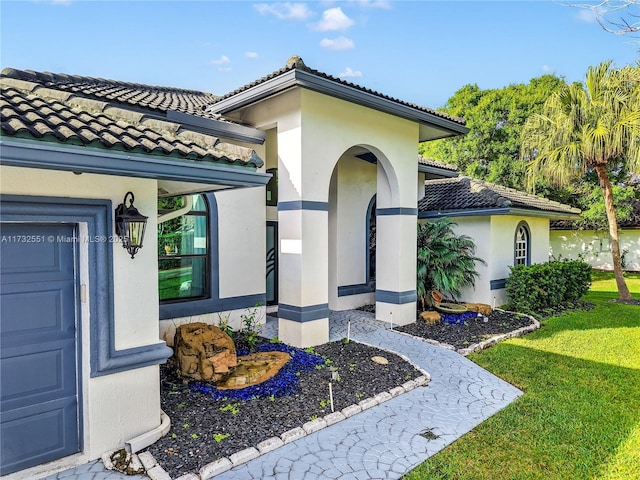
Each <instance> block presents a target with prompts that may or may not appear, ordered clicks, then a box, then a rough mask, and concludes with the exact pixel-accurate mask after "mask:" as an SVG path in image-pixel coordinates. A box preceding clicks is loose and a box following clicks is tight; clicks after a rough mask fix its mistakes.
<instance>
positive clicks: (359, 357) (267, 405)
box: [148, 338, 422, 478]
mask: <svg viewBox="0 0 640 480" xmlns="http://www.w3.org/2000/svg"><path fill="white" fill-rule="evenodd" d="M234 340H235V341H236V345H237V346H238V348H239V349H242V348H243V342H242V340H241V339H238V338H234ZM272 345H273V344H272ZM276 345H282V344H276ZM258 348H264V349H270V348H271V347H270V344H269V341H268V340H266V339H262V338H260V340H259V346H258ZM273 348H287V349H290V348H291V347H284V346H282V347H278V346H275V347H273ZM297 351H298V352H300V350H297ZM294 355H297V354H294ZM306 355H309V356H308V357H307V356H306ZM303 356H304V358H305V359H306V360H304V361H303V362H302V363H301V365H302V364H305V365H306V366H307V367H306V370H307V371H300V372H298V373H297V374H296V373H293V375H294V376H295V377H296V380H297V381H298V382H299V384H298V386H297V387H295V388H294V393H292V394H290V395H284V396H277V391H276V390H274V391H276V395H272V396H271V395H267V394H268V392H266V391H265V392H262V393H260V392H258V393H257V394H258V395H263V396H262V397H261V398H251V399H248V400H240V399H238V398H234V396H235V397H238V396H239V395H240V396H241V394H240V393H239V392H240V390H236V391H235V392H236V393H233V392H231V391H227V392H229V394H228V396H227V397H226V399H225V397H224V396H222V397H221V391H214V392H213V396H215V397H219V398H218V399H214V398H212V396H211V395H210V394H208V393H207V391H208V390H210V388H207V386H206V385H204V384H201V383H198V382H192V383H191V384H189V383H187V382H185V381H184V380H183V379H181V378H178V377H177V376H176V375H175V374H174V373H173V371H172V369H171V364H170V363H169V364H167V365H162V366H161V367H160V381H161V391H160V395H161V404H162V409H163V410H164V412H165V413H166V414H167V415H168V416H169V418H171V431H170V432H169V433H168V434H167V435H166V436H165V437H163V438H161V439H160V440H159V441H158V442H156V443H155V444H153V445H152V446H150V447H149V449H148V451H149V452H150V453H151V454H152V455H153V456H154V457H155V458H156V459H157V460H158V462H159V463H160V465H161V466H162V467H163V468H164V469H165V470H166V471H167V472H168V473H169V475H171V477H172V478H176V477H178V476H180V475H183V474H185V473H189V472H192V473H193V472H197V471H198V470H199V469H200V468H201V467H202V466H204V465H205V464H207V463H209V462H213V461H215V460H216V459H219V458H221V457H228V456H229V455H231V454H233V453H235V452H237V451H240V450H243V449H245V448H248V447H255V446H256V445H257V444H258V443H259V442H261V441H263V440H266V439H268V438H270V437H274V436H279V435H281V434H282V433H284V432H286V431H288V430H291V429H293V428H296V427H301V426H302V425H303V424H304V423H305V422H308V421H310V420H313V419H315V418H321V417H323V416H324V415H327V414H328V413H331V405H330V401H329V386H328V385H329V381H330V380H331V378H332V376H334V377H335V374H337V375H338V376H339V380H338V379H335V378H334V380H333V381H332V390H333V401H334V410H335V411H340V410H341V409H343V408H345V407H347V406H349V405H352V404H357V403H358V402H359V401H360V400H363V399H365V398H368V397H372V396H374V395H376V394H378V393H381V392H385V391H388V390H390V389H392V388H394V387H397V386H399V385H402V384H403V383H404V382H406V381H408V380H412V379H414V378H417V377H419V376H421V375H422V373H421V372H420V371H419V370H417V369H415V368H414V366H413V365H411V364H410V363H408V362H406V361H405V360H403V359H401V358H400V357H398V356H397V355H395V354H391V353H388V352H384V351H381V350H380V349H377V348H374V347H369V346H367V345H363V344H359V343H356V342H353V341H351V342H348V343H346V342H331V343H328V344H325V345H321V346H318V347H315V348H313V349H307V350H306V351H304V352H302V353H301V355H300V357H303ZM317 356H319V357H317ZM374 356H382V357H384V358H386V359H387V360H388V364H387V365H381V364H378V363H375V362H374V361H372V360H371V358H372V357H374ZM313 357H317V358H319V360H320V362H318V363H316V362H315V361H314V359H313ZM309 365H311V367H309ZM283 370H284V369H283ZM301 370H305V368H302V367H301ZM333 372H335V373H333ZM291 374H292V372H288V373H287V372H285V374H284V375H285V376H286V375H289V376H290V375H291ZM278 375H280V374H278ZM273 380H274V382H275V383H274V385H276V384H278V385H282V384H286V383H287V381H286V380H282V379H281V378H280V379H279V377H278V376H276V377H274V378H273ZM250 388H251V387H250ZM244 390H246V389H244ZM285 390H286V385H285V389H284V390H281V391H282V392H284V391H285ZM253 392H254V393H256V392H257V391H253Z"/></svg>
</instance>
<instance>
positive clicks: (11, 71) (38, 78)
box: [0, 67, 217, 97]
mask: <svg viewBox="0 0 640 480" xmlns="http://www.w3.org/2000/svg"><path fill="white" fill-rule="evenodd" d="M0 76H2V77H7V78H13V79H16V80H23V81H28V82H34V83H42V82H51V83H55V84H66V83H70V81H71V80H75V81H83V82H87V83H90V84H93V85H104V84H116V85H121V86H125V87H138V88H143V89H147V90H157V91H162V92H166V93H195V94H205V95H211V96H214V97H217V95H214V94H213V93H211V92H204V91H201V90H193V89H187V88H179V87H166V86H162V85H148V84H144V83H136V82H127V81H123V80H112V79H106V78H100V77H89V76H84V75H69V74H65V73H51V72H36V71H35V70H19V69H16V68H11V67H7V68H4V69H3V70H2V72H0Z"/></svg>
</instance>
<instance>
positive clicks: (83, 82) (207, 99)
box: [2, 68, 217, 116]
mask: <svg viewBox="0 0 640 480" xmlns="http://www.w3.org/2000/svg"><path fill="white" fill-rule="evenodd" d="M2 74H3V76H5V77H11V78H12V79H17V80H23V81H25V82H29V83H30V84H31V88H32V89H33V88H35V87H34V86H42V87H46V88H48V89H51V92H49V96H50V97H51V98H57V99H58V100H61V101H66V100H68V99H69V98H70V97H71V96H72V95H74V94H78V95H80V96H81V97H85V98H90V99H94V100H100V101H108V102H109V103H114V102H116V103H121V104H127V105H130V106H134V107H135V106H138V107H140V108H149V109H151V110H157V111H160V112H166V111H167V110H175V111H178V112H183V113H189V114H191V115H199V116H209V115H207V114H206V113H205V112H204V109H205V107H206V106H207V105H209V104H211V103H213V102H214V101H215V100H216V98H217V97H216V96H215V95H213V94H211V93H207V92H199V91H196V90H187V89H181V88H171V87H160V86H153V85H143V84H139V83H132V82H121V81H116V80H106V79H104V78H93V77H83V76H79V75H65V74H54V73H49V72H34V71H31V70H15V69H10V68H8V69H4V70H3V72H2Z"/></svg>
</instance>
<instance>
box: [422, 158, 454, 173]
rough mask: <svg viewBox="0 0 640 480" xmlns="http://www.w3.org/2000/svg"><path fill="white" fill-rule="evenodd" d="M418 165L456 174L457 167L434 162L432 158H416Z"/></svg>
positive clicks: (437, 161) (438, 161)
mask: <svg viewBox="0 0 640 480" xmlns="http://www.w3.org/2000/svg"><path fill="white" fill-rule="evenodd" d="M418 163H419V164H420V165H426V166H428V167H436V168H442V169H444V170H450V171H452V172H457V171H458V167H457V166H456V165H452V164H450V163H444V162H441V161H440V160H434V159H432V158H426V157H421V156H419V157H418Z"/></svg>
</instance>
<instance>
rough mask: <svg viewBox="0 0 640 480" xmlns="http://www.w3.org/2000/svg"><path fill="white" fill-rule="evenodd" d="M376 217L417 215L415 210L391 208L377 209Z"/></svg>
mask: <svg viewBox="0 0 640 480" xmlns="http://www.w3.org/2000/svg"><path fill="white" fill-rule="evenodd" d="M376 215H377V216H383V215H412V216H413V215H418V209H417V208H409V207H393V208H378V209H376Z"/></svg>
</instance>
